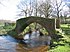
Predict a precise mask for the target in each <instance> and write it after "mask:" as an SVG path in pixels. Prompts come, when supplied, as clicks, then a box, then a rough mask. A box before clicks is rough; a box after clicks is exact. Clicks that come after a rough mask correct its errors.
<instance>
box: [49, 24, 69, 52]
mask: <svg viewBox="0 0 70 52" xmlns="http://www.w3.org/2000/svg"><path fill="white" fill-rule="evenodd" d="M60 27H61V29H62V32H63V33H64V34H61V35H62V36H63V37H64V38H62V39H63V40H64V41H62V40H61V41H59V42H57V46H55V47H54V48H51V49H50V50H49V51H48V52H70V24H61V25H60ZM59 44H64V45H59Z"/></svg>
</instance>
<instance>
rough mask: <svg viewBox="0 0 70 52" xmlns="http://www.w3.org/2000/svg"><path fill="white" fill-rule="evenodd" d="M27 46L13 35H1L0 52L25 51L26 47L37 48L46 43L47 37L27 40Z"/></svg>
mask: <svg viewBox="0 0 70 52" xmlns="http://www.w3.org/2000/svg"><path fill="white" fill-rule="evenodd" d="M26 42H27V44H26V45H27V46H26V45H25V44H23V43H19V41H18V40H16V39H14V38H13V37H11V36H9V35H7V36H0V52H25V49H23V47H24V48H28V49H29V48H35V47H39V46H41V45H45V42H46V39H45V37H40V38H35V39H31V40H26Z"/></svg>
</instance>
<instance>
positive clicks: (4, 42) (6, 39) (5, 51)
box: [0, 36, 23, 52]
mask: <svg viewBox="0 0 70 52" xmlns="http://www.w3.org/2000/svg"><path fill="white" fill-rule="evenodd" d="M20 45H22V44H19V43H18V42H17V41H16V40H15V39H14V38H12V37H11V36H0V52H23V48H22V47H23V46H22V47H20Z"/></svg>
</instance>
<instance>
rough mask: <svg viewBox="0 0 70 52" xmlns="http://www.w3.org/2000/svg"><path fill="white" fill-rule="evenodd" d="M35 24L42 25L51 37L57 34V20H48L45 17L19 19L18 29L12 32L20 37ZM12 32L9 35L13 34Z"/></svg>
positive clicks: (17, 22)
mask: <svg viewBox="0 0 70 52" xmlns="http://www.w3.org/2000/svg"><path fill="white" fill-rule="evenodd" d="M33 22H37V23H39V24H40V25H42V26H43V27H44V28H45V29H47V31H48V33H49V35H52V34H55V29H56V20H55V19H46V18H43V17H34V16H31V17H27V18H21V19H18V20H17V21H16V27H15V29H14V30H12V33H13V32H14V33H15V34H16V36H18V34H20V33H22V32H23V30H24V29H25V28H26V27H27V26H28V25H30V24H31V23H33ZM10 32H11V31H10ZM10 32H9V34H11V33H10Z"/></svg>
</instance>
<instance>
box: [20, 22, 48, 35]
mask: <svg viewBox="0 0 70 52" xmlns="http://www.w3.org/2000/svg"><path fill="white" fill-rule="evenodd" d="M37 28H38V29H39V30H40V32H41V33H42V34H43V35H48V31H47V29H46V28H45V27H43V26H42V25H41V24H39V23H36V22H34V23H31V24H29V25H28V26H27V27H26V28H25V29H24V30H23V31H22V32H21V33H20V34H21V35H23V36H24V35H25V34H26V33H27V32H29V31H30V30H31V31H34V30H36V29H37Z"/></svg>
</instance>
